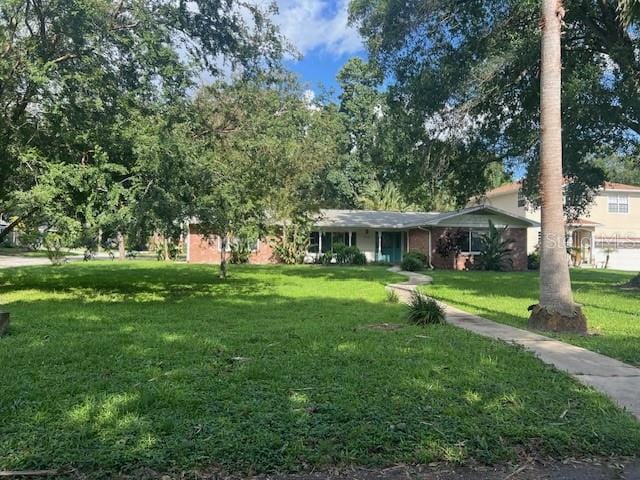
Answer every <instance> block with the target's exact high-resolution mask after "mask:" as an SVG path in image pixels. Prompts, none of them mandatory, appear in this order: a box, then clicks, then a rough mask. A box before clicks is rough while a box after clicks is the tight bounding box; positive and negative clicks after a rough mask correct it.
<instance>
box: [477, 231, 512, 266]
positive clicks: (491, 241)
mask: <svg viewBox="0 0 640 480" xmlns="http://www.w3.org/2000/svg"><path fill="white" fill-rule="evenodd" d="M507 228H508V227H504V228H503V229H501V230H500V229H498V228H497V227H496V226H495V225H494V223H493V222H492V221H491V220H489V229H488V230H487V233H485V234H484V235H482V236H481V237H480V251H479V253H478V255H476V256H475V257H474V259H473V268H475V269H476V270H491V271H495V272H502V271H505V270H511V269H513V259H512V258H511V254H512V252H513V250H512V249H511V247H510V245H511V244H513V240H512V239H510V238H504V237H505V233H506V231H507Z"/></svg>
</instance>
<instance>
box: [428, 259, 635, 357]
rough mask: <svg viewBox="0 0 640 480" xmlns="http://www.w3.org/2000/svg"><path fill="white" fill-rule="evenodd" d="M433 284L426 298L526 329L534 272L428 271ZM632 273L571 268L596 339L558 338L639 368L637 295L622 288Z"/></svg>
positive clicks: (534, 288)
mask: <svg viewBox="0 0 640 480" xmlns="http://www.w3.org/2000/svg"><path fill="white" fill-rule="evenodd" d="M430 275H432V276H433V279H434V283H433V285H430V286H428V287H425V288H424V291H425V292H426V293H428V294H429V295H430V296H432V297H435V298H437V299H439V300H442V301H444V302H446V303H450V304H451V305H455V306H457V307H459V308H461V309H463V310H466V311H468V312H471V313H475V314H478V315H481V316H483V317H485V318H489V319H491V320H495V321H497V322H501V323H506V324H509V325H514V326H516V327H520V328H526V326H527V320H528V318H529V315H528V314H529V312H528V311H527V307H528V306H529V305H532V304H534V303H537V298H538V292H539V289H538V274H537V272H514V273H504V272H501V273H495V272H479V271H469V272H453V271H434V272H433V273H430ZM634 275H635V274H634V273H632V272H617V271H609V270H586V269H585V270H576V269H574V270H572V271H571V279H572V283H573V291H574V294H575V300H576V302H577V303H579V304H582V305H583V310H584V312H585V314H586V316H587V319H588V325H589V330H590V332H591V333H593V334H594V335H590V336H580V335H571V334H562V335H555V336H556V337H558V338H560V339H562V340H564V341H566V342H569V343H572V344H574V345H579V346H581V347H584V348H588V349H589V350H593V351H595V352H599V353H602V354H604V355H608V356H611V357H614V358H617V359H620V360H622V361H624V362H628V363H630V364H633V365H639V366H640V292H639V291H637V290H623V289H621V288H620V285H622V284H624V283H626V282H628V281H629V280H630V279H631V278H632V277H633V276H634Z"/></svg>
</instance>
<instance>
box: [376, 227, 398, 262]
mask: <svg viewBox="0 0 640 480" xmlns="http://www.w3.org/2000/svg"><path fill="white" fill-rule="evenodd" d="M378 260H379V261H381V262H389V263H399V262H400V261H401V260H402V232H382V239H381V247H380V258H379V259H378Z"/></svg>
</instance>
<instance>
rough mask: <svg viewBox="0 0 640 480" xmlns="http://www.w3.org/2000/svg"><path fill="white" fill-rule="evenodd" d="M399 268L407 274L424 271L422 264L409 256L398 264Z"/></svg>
mask: <svg viewBox="0 0 640 480" xmlns="http://www.w3.org/2000/svg"><path fill="white" fill-rule="evenodd" d="M400 268H402V270H405V271H407V272H418V271H420V270H424V263H422V262H421V261H420V260H419V259H417V258H416V257H414V256H411V255H405V256H404V258H403V259H402V263H401V264H400Z"/></svg>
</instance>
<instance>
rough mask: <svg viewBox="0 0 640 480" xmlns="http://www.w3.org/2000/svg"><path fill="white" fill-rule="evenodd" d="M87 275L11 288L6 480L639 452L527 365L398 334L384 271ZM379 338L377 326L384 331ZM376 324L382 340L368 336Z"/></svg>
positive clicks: (439, 329)
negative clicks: (21, 473)
mask: <svg viewBox="0 0 640 480" xmlns="http://www.w3.org/2000/svg"><path fill="white" fill-rule="evenodd" d="M216 273H217V272H216V271H215V269H214V267H210V266H196V265H176V264H164V263H156V262H131V261H130V262H122V263H118V262H89V263H75V264H67V265H65V266H62V267H57V268H56V267H28V268H21V269H10V270H4V271H2V272H0V302H1V303H2V304H3V308H5V309H7V310H9V311H10V312H11V315H12V327H11V330H10V334H9V335H8V336H7V337H5V338H3V339H0V366H1V372H2V388H1V389H0V452H1V454H0V470H2V469H29V468H56V467H64V466H71V467H74V468H77V469H79V470H80V471H81V472H83V474H86V475H87V476H88V477H91V478H98V477H104V478H109V477H113V476H115V475H116V474H118V473H130V472H135V471H137V469H140V468H150V469H153V470H154V471H160V472H162V471H166V472H168V471H178V472H179V471H182V470H186V469H191V468H207V467H211V466H217V467H220V468H223V469H225V470H227V471H233V472H238V473H251V472H270V471H297V470H309V469H314V468H325V467H329V466H335V465H354V464H357V465H368V466H373V465H389V464H395V463H400V462H407V463H408V462H431V461H436V460H447V461H454V462H468V461H472V460H473V461H480V462H485V463H494V462H503V461H510V460H515V459H516V458H518V456H519V455H520V454H522V453H523V452H526V453H529V454H534V455H535V454H545V455H553V456H556V457H564V456H580V455H591V454H601V455H609V454H620V455H636V454H640V424H639V423H638V422H636V421H635V420H633V419H632V418H631V416H630V415H628V414H626V413H624V412H622V411H620V410H619V409H617V408H616V407H614V406H613V405H612V403H611V402H610V401H609V400H607V399H606V398H604V397H603V396H601V395H600V394H598V393H597V392H595V391H593V390H591V389H589V388H586V387H583V386H581V385H579V384H577V383H576V382H574V381H573V380H571V379H570V378H569V377H567V376H565V375H564V374H561V373H558V372H556V371H555V370H553V369H551V368H550V367H548V366H545V365H544V364H542V363H541V362H539V361H537V360H536V359H534V358H533V356H532V355H530V354H528V353H526V352H524V351H522V350H520V349H517V348H515V347H511V346H507V345H506V344H503V343H500V342H494V341H490V340H488V339H484V338H481V337H478V336H475V335H473V334H471V333H468V332H465V331H462V330H459V329H456V328H454V327H452V326H449V325H436V326H431V327H429V328H428V329H425V328H423V327H414V326H409V325H405V326H403V327H402V328H399V329H396V328H387V327H389V324H391V326H393V324H394V323H399V322H404V321H403V320H401V318H403V314H404V311H405V308H406V307H404V306H402V305H394V304H390V303H388V302H387V301H386V299H385V291H384V287H383V285H384V284H385V283H387V282H390V281H394V280H395V281H397V280H398V277H395V276H394V275H392V274H390V273H388V272H387V271H385V269H384V268H381V267H368V268H359V267H347V268H340V267H321V266H298V267H296V266H292V267H287V266H269V267H250V266H245V267H236V266H232V268H231V277H230V278H229V279H228V280H227V281H226V282H222V281H220V280H219V279H218V278H217V276H216ZM384 324H386V325H384ZM371 325H376V326H378V327H379V328H375V327H374V328H372V327H371Z"/></svg>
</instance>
